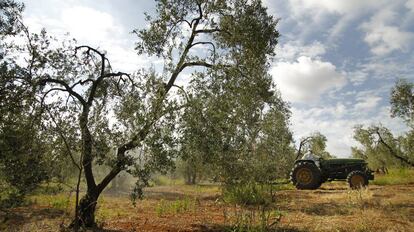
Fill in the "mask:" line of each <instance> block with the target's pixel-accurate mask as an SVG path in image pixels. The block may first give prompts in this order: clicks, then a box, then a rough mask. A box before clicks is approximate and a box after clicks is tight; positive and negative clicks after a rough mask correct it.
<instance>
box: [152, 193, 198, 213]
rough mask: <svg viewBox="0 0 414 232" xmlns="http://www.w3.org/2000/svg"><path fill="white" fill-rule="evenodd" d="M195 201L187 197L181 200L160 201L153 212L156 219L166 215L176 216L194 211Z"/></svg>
mask: <svg viewBox="0 0 414 232" xmlns="http://www.w3.org/2000/svg"><path fill="white" fill-rule="evenodd" d="M195 209H196V200H195V199H190V198H188V197H186V198H184V199H182V200H175V201H166V200H164V199H161V200H160V201H159V202H158V204H157V206H156V207H155V212H156V214H157V216H158V217H163V216H165V215H167V214H177V213H183V212H189V211H195Z"/></svg>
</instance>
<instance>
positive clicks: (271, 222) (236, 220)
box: [224, 206, 284, 232]
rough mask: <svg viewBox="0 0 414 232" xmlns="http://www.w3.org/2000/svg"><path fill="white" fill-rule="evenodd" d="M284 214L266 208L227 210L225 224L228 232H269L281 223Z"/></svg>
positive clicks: (236, 207) (225, 211)
mask: <svg viewBox="0 0 414 232" xmlns="http://www.w3.org/2000/svg"><path fill="white" fill-rule="evenodd" d="M283 215H284V213H283V212H282V211H279V210H277V209H271V208H267V207H265V206H256V207H238V206H235V207H233V208H230V209H229V208H226V209H225V210H224V218H225V224H226V227H227V230H228V231H235V232H239V231H240V232H241V231H253V232H254V231H269V230H271V229H274V228H275V227H276V226H277V225H278V223H279V222H280V220H281V218H282V216H283Z"/></svg>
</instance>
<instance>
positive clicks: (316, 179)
mask: <svg viewBox="0 0 414 232" xmlns="http://www.w3.org/2000/svg"><path fill="white" fill-rule="evenodd" d="M373 179H374V175H373V172H372V171H371V170H370V169H368V167H367V163H366V162H365V161H364V160H363V159H322V158H320V157H318V156H315V155H312V154H306V155H305V156H304V157H303V158H302V159H300V160H296V161H295V165H294V167H293V169H292V172H291V173H290V180H291V181H292V183H293V184H294V185H295V186H296V188H297V189H317V188H319V187H320V186H321V185H322V183H324V182H326V181H332V180H345V181H347V182H348V183H349V186H350V187H351V188H352V189H356V188H360V187H364V186H366V185H368V181H369V180H373Z"/></svg>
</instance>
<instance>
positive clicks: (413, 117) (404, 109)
mask: <svg viewBox="0 0 414 232" xmlns="http://www.w3.org/2000/svg"><path fill="white" fill-rule="evenodd" d="M413 88H414V84H413V83H410V82H408V81H407V80H404V79H401V80H398V81H397V83H396V84H395V86H394V87H393V88H392V89H391V99H390V103H391V116H392V117H399V118H402V119H403V120H404V121H405V122H406V123H407V125H408V126H410V127H411V128H413V122H414V94H413Z"/></svg>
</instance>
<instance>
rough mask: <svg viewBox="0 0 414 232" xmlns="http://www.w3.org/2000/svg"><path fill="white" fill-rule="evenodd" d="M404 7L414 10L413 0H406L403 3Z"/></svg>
mask: <svg viewBox="0 0 414 232" xmlns="http://www.w3.org/2000/svg"><path fill="white" fill-rule="evenodd" d="M405 7H407V8H408V9H409V10H411V11H413V12H414V0H408V1H407V2H406V3H405Z"/></svg>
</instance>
